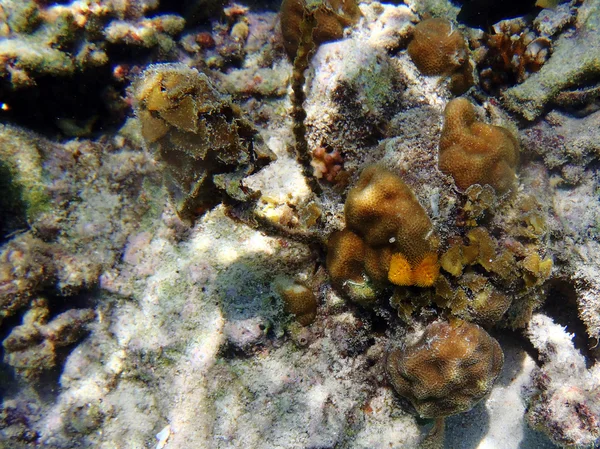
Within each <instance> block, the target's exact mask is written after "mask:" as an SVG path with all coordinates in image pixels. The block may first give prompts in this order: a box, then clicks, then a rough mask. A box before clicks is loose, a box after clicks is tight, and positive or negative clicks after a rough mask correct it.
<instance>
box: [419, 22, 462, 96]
mask: <svg viewBox="0 0 600 449" xmlns="http://www.w3.org/2000/svg"><path fill="white" fill-rule="evenodd" d="M408 54H409V56H410V57H411V59H412V60H413V62H414V63H415V65H416V66H417V68H418V69H419V71H420V72H421V73H422V74H423V75H443V76H448V77H450V86H449V87H450V91H451V92H452V93H453V94H455V95H460V94H462V93H464V92H466V91H467V90H468V89H469V87H471V86H472V85H473V82H474V81H473V73H472V68H471V64H470V62H469V49H468V47H467V43H466V41H465V38H464V36H463V35H462V33H461V32H460V31H459V30H457V29H455V28H454V26H453V24H452V23H451V22H450V21H448V20H446V19H439V18H436V19H427V20H424V21H422V22H421V23H419V24H418V25H417V26H416V27H415V30H414V36H413V39H412V41H411V42H410V44H409V45H408Z"/></svg>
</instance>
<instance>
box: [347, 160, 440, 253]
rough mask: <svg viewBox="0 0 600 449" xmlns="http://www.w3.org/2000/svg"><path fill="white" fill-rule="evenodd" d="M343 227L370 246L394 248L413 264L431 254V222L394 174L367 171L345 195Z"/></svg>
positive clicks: (371, 169)
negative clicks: (346, 196) (344, 224)
mask: <svg viewBox="0 0 600 449" xmlns="http://www.w3.org/2000/svg"><path fill="white" fill-rule="evenodd" d="M344 213H345V215H346V225H347V226H348V228H349V229H351V230H352V231H354V232H356V233H357V234H359V235H360V236H362V237H363V238H364V240H365V242H366V243H367V244H368V245H369V246H381V245H389V244H393V246H394V248H395V250H396V251H395V252H400V253H402V254H404V255H405V256H406V258H407V259H408V260H409V261H410V262H411V263H416V262H418V261H420V259H422V257H423V256H424V255H425V254H426V253H427V252H428V251H429V250H430V243H429V238H428V237H429V234H430V233H431V221H430V220H429V217H428V216H427V213H426V212H425V210H424V209H423V207H422V206H421V205H420V204H419V202H418V201H417V198H416V197H415V196H414V194H413V193H412V191H411V190H410V188H409V187H408V186H407V185H406V184H405V183H404V181H402V179H400V178H399V177H398V176H396V175H395V174H394V173H392V172H390V171H388V170H386V169H384V168H382V167H379V166H375V165H374V166H371V167H367V168H366V169H365V170H363V172H362V173H361V175H360V178H359V179H358V182H357V183H356V185H355V186H354V188H352V189H351V190H350V192H349V193H348V198H347V199H346V204H345V207H344Z"/></svg>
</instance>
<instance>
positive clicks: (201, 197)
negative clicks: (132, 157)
mask: <svg viewBox="0 0 600 449" xmlns="http://www.w3.org/2000/svg"><path fill="white" fill-rule="evenodd" d="M133 94H134V98H135V102H136V112H137V116H138V118H139V119H140V122H141V124H142V135H143V137H144V140H145V141H146V144H147V145H148V146H149V147H150V148H152V149H153V150H155V151H156V153H158V155H159V156H160V158H161V159H162V160H163V161H164V163H165V184H166V186H167V188H168V190H169V193H170V194H171V197H172V200H173V201H174V203H175V207H176V210H177V213H178V214H179V215H180V216H181V217H183V218H186V219H192V218H194V217H195V216H196V215H198V214H200V213H202V212H204V211H206V210H208V209H210V208H211V207H213V206H215V205H216V204H217V203H218V202H219V201H220V200H222V199H226V198H229V199H233V200H236V201H246V200H248V199H249V198H251V197H252V193H249V192H248V191H247V189H246V188H245V187H244V186H243V184H242V179H243V178H244V177H245V176H247V175H249V174H252V173H254V172H255V171H257V170H258V169H260V168H262V167H263V166H264V165H266V164H268V163H269V162H270V161H272V160H273V159H274V158H275V156H274V155H273V154H272V153H271V152H270V150H269V149H268V148H267V147H266V146H265V145H264V144H263V143H262V141H261V139H260V136H259V134H258V131H257V130H256V129H254V127H253V126H252V125H251V124H250V123H249V122H247V121H246V120H244V119H243V118H242V117H241V116H240V113H239V109H238V108H236V107H235V105H233V104H232V103H230V102H229V100H228V99H227V98H226V97H224V96H222V95H221V94H220V93H219V92H218V91H217V90H216V89H215V88H214V87H213V85H212V83H211V82H210V81H209V79H208V77H207V76H206V75H204V74H203V73H199V72H198V71H197V70H194V69H190V68H189V67H187V66H185V65H183V64H160V65H154V66H151V67H150V68H148V69H147V70H146V71H145V72H144V73H143V74H142V76H141V77H140V79H139V80H138V81H137V82H136V83H135V85H134V88H133Z"/></svg>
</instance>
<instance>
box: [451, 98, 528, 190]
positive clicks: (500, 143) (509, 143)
mask: <svg viewBox="0 0 600 449" xmlns="http://www.w3.org/2000/svg"><path fill="white" fill-rule="evenodd" d="M444 118H445V120H444V128H443V130H442V136H441V139H440V153H439V167H440V170H441V171H442V172H444V173H446V174H448V175H451V176H452V177H453V178H454V182H456V185H457V186H458V187H459V188H460V189H462V190H465V189H467V188H468V187H470V186H472V185H474V184H481V185H484V184H489V185H491V186H492V187H493V188H494V189H495V190H496V192H497V193H504V192H506V191H508V190H509V189H510V188H511V187H512V185H513V183H514V181H515V176H516V174H515V170H516V166H517V163H518V159H519V144H518V142H517V139H516V138H515V137H514V136H513V135H512V134H511V133H510V132H509V131H508V130H507V129H505V128H502V127H500V126H494V125H488V124H486V123H482V122H478V121H477V120H476V115H475V108H474V106H473V105H472V104H471V102H469V100H466V99H464V98H456V99H454V100H452V101H450V102H449V103H448V105H447V106H446V110H445V112H444Z"/></svg>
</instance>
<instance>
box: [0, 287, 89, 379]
mask: <svg viewBox="0 0 600 449" xmlns="http://www.w3.org/2000/svg"><path fill="white" fill-rule="evenodd" d="M49 315H50V312H49V310H48V307H47V304H46V301H45V300H44V299H41V298H38V299H36V300H35V301H33V307H32V308H31V309H30V310H29V311H27V313H25V315H24V316H23V323H22V324H21V325H19V326H15V327H14V328H13V329H12V331H11V332H10V334H8V336H7V337H6V338H5V339H4V341H3V342H2V346H3V347H4V351H5V355H4V361H5V362H6V363H7V364H9V365H11V366H12V367H13V368H14V369H15V371H16V372H17V374H19V375H21V376H23V377H24V378H26V379H32V378H35V377H36V376H38V375H39V374H40V373H41V372H42V371H44V370H49V369H52V368H54V367H55V366H56V365H57V354H56V350H57V348H59V347H64V346H68V345H71V344H73V343H75V342H76V341H78V340H79V339H80V338H81V337H82V336H83V335H84V334H85V331H86V327H87V324H88V323H89V322H90V321H92V320H93V319H94V318H95V316H96V314H95V312H94V311H93V310H92V309H71V310H68V311H67V312H64V313H61V314H60V315H58V316H56V317H55V318H53V319H52V320H51V321H48V318H49Z"/></svg>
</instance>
